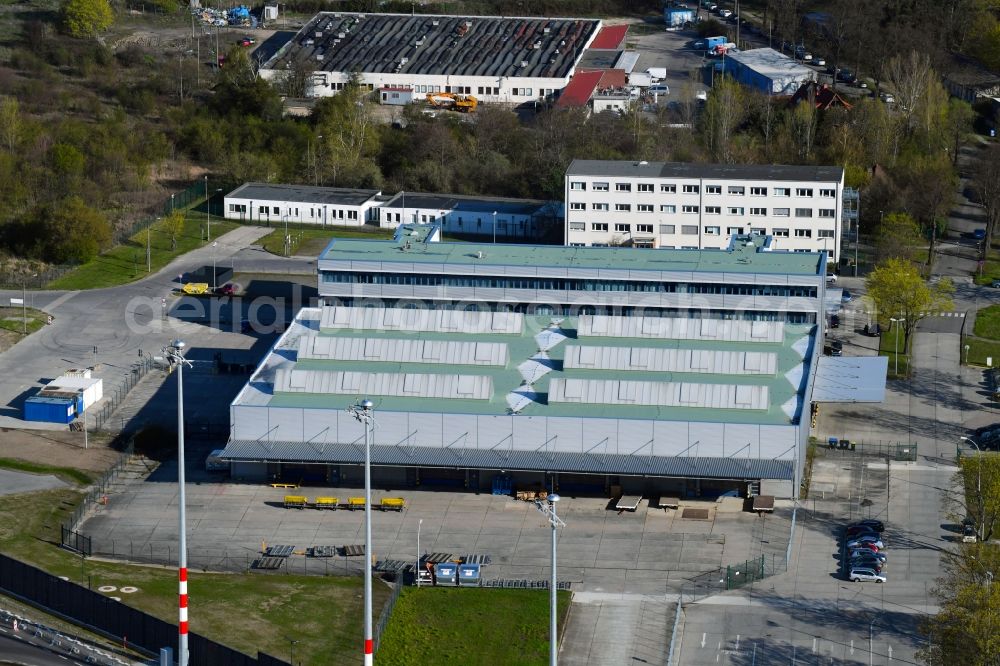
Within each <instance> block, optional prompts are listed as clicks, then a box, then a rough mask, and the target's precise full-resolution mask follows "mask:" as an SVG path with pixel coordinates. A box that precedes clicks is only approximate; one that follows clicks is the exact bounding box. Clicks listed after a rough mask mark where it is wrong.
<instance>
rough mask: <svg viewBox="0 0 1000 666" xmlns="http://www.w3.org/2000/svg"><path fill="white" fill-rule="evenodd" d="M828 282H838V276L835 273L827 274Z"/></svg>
mask: <svg viewBox="0 0 1000 666" xmlns="http://www.w3.org/2000/svg"><path fill="white" fill-rule="evenodd" d="M826 283H827V284H837V276H836V275H834V274H833V273H829V274H827V276H826Z"/></svg>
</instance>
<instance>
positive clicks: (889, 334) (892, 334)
mask: <svg viewBox="0 0 1000 666" xmlns="http://www.w3.org/2000/svg"><path fill="white" fill-rule="evenodd" d="M896 344H897V343H896V331H895V330H884V331H882V335H880V336H879V341H878V353H879V356H888V357H889V372H888V378H889V379H903V378H905V377H907V376H909V374H910V356H909V355H908V354H907V353H906V350H905V349H904V346H905V343H904V342H903V331H899V343H898V344H899V374H896V372H895V371H896V359H895V355H896Z"/></svg>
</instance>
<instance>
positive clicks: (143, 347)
mask: <svg viewBox="0 0 1000 666" xmlns="http://www.w3.org/2000/svg"><path fill="white" fill-rule="evenodd" d="M267 232H268V229H266V228H261V227H240V228H238V229H235V230H233V231H231V232H229V233H228V234H226V235H224V236H222V237H221V238H219V239H217V242H218V245H217V247H215V248H213V247H211V246H207V247H203V248H200V249H197V250H194V251H192V252H190V253H188V254H186V255H184V256H183V257H180V258H178V259H177V260H175V261H173V262H172V263H171V264H170V265H168V266H167V267H166V268H164V269H162V270H161V271H159V272H158V273H156V274H154V275H152V276H150V277H148V278H146V279H144V280H140V281H138V282H134V283H131V284H128V285H123V286H120V287H113V288H109V289H95V290H88V291H68V292H60V291H40V292H33V293H29V295H28V302H29V305H31V306H32V307H36V308H39V309H41V310H44V311H45V312H48V313H49V314H52V315H53V316H54V317H55V321H54V322H53V324H52V325H51V326H46V327H44V328H42V329H41V330H40V331H39V332H37V333H35V334H33V335H31V336H28V337H27V338H25V339H24V340H22V341H20V342H19V343H18V344H16V345H14V346H13V347H11V348H10V349H8V350H7V351H6V352H4V353H3V354H0V377H3V381H2V382H0V427H30V428H35V429H58V430H64V429H65V426H59V425H57V424H43V423H31V424H28V423H26V422H24V421H22V420H21V416H22V412H21V406H22V404H23V401H24V399H25V398H26V397H27V396H29V395H31V394H33V393H34V392H35V390H36V389H37V388H38V387H39V386H41V384H42V383H44V381H46V380H48V379H52V378H55V377H57V376H59V375H61V374H63V373H64V372H65V371H66V370H67V369H70V368H76V367H87V366H93V365H95V363H96V364H99V369H98V372H97V374H98V376H101V377H103V378H104V380H105V392H106V393H107V392H108V391H109V390H110V388H111V387H113V386H114V385H116V384H117V383H118V381H119V380H120V379H121V378H122V376H123V375H124V374H126V373H127V372H129V369H130V366H131V364H132V363H133V362H135V361H136V360H138V358H139V356H140V352H141V353H143V354H148V353H158V352H159V350H160V348H162V347H163V346H164V345H166V344H167V343H168V342H169V341H170V340H171V339H173V338H176V337H183V338H185V339H187V340H188V341H189V343H190V344H191V345H192V346H197V345H198V343H199V340H202V339H204V338H205V335H206V334H208V333H210V331H209V330H208V329H207V327H205V326H204V325H203V324H202V323H201V322H200V321H199V322H194V321H183V320H181V319H179V318H176V317H168V318H163V317H162V314H163V307H162V305H161V299H165V301H162V302H165V303H166V307H167V309H168V310H169V311H171V313H173V312H174V309H175V308H176V307H177V305H178V300H177V299H176V298H175V297H173V296H172V295H171V293H172V291H173V289H175V288H176V286H177V283H176V278H177V275H178V274H180V273H184V272H187V271H190V270H192V269H195V268H197V267H200V266H203V265H206V264H211V263H212V260H213V258H214V259H215V260H216V261H217V262H218V263H219V265H225V264H226V263H229V261H230V260H231V258H233V257H234V256H235V257H236V258H235V265H236V268H237V270H240V271H243V272H268V271H278V270H282V269H284V270H285V271H287V270H301V269H304V268H307V267H308V261H307V260H304V259H294V258H293V259H290V260H289V259H282V258H280V257H273V256H271V255H267V254H266V253H263V252H260V251H256V252H255V251H248V252H241V250H244V249H245V248H246V247H247V246H248V245H250V244H252V243H253V242H254V241H256V240H257V239H258V238H259V237H261V236H262V235H264V234H265V233H267ZM20 296H21V293H20V291H12V292H3V291H0V303H3V302H5V301H6V300H7V299H9V298H10V297H17V298H19V297H20ZM177 314H181V313H177ZM217 338H218V336H214V337H209V338H208V340H211V344H213V345H215V344H217V343H219V342H220V341H219V340H218V339H217ZM233 342H234V344H235V343H238V341H233ZM245 342H246V341H245ZM222 344H225V342H224V341H223V342H222ZM95 348H96V349H97V353H96V354H95V353H94V349H95Z"/></svg>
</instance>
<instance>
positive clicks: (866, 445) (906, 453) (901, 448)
mask: <svg viewBox="0 0 1000 666" xmlns="http://www.w3.org/2000/svg"><path fill="white" fill-rule="evenodd" d="M816 455H817V456H821V457H824V458H836V457H841V458H856V457H859V456H867V457H873V458H883V459H884V458H886V457H888V458H890V459H891V460H897V461H910V462H912V461H915V460H916V459H917V445H916V443H913V444H902V443H900V442H886V441H882V440H878V441H873V442H866V441H863V440H853V439H841V438H838V437H828V438H827V439H826V440H825V441H820V442H817V443H816Z"/></svg>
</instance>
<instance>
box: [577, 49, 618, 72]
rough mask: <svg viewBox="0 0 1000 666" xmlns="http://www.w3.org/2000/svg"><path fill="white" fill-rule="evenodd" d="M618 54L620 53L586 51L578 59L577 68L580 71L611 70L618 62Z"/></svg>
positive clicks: (596, 50) (595, 50) (597, 50)
mask: <svg viewBox="0 0 1000 666" xmlns="http://www.w3.org/2000/svg"><path fill="white" fill-rule="evenodd" d="M620 54H621V52H620V51H603V50H599V49H587V52H586V53H584V54H583V57H582V58H580V64H579V67H580V68H582V69H611V68H612V67H614V66H615V63H616V62H618V56H619V55H620Z"/></svg>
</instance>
